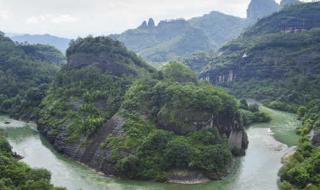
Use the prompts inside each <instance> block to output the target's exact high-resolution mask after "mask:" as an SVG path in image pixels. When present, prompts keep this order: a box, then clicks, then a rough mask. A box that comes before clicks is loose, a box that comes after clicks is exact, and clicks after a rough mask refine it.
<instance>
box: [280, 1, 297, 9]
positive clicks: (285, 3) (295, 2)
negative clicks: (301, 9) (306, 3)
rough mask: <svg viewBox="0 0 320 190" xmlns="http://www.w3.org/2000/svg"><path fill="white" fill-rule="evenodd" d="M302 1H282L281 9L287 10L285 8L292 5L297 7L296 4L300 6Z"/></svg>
mask: <svg viewBox="0 0 320 190" xmlns="http://www.w3.org/2000/svg"><path fill="white" fill-rule="evenodd" d="M299 3H300V1H299V0H282V1H281V3H280V7H281V8H285V7H288V6H291V5H296V4H299Z"/></svg>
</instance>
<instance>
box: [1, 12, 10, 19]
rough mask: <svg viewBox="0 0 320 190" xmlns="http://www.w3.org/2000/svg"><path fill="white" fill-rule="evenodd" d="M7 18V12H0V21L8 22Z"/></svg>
mask: <svg viewBox="0 0 320 190" xmlns="http://www.w3.org/2000/svg"><path fill="white" fill-rule="evenodd" d="M9 18H10V16H9V11H0V20H8V19H9Z"/></svg>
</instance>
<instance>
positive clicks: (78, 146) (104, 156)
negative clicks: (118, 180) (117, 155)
mask: <svg viewBox="0 0 320 190" xmlns="http://www.w3.org/2000/svg"><path fill="white" fill-rule="evenodd" d="M124 123H125V121H124V119H123V118H122V117H120V116H118V115H115V116H113V117H112V118H111V119H110V120H109V121H108V122H107V123H106V124H105V125H103V126H102V127H101V128H100V129H99V131H98V132H97V133H95V135H94V136H93V137H91V140H90V142H85V141H84V139H81V140H80V142H70V141H69V140H68V139H66V132H64V131H62V132H60V133H59V135H58V136H57V137H56V138H51V137H50V136H49V134H48V130H46V129H47V128H46V127H39V131H40V132H41V133H42V134H43V135H44V136H46V137H47V138H48V139H49V141H50V142H51V143H52V144H53V146H54V148H55V149H56V150H57V151H58V152H60V153H62V154H64V155H66V156H68V157H70V158H72V159H74V160H76V161H80V162H82V163H84V164H86V165H88V166H90V167H92V168H94V169H96V170H98V171H102V172H103V173H105V174H107V175H110V174H114V171H113V170H114V169H113V168H114V166H113V164H112V163H110V162H109V161H108V157H109V154H110V149H108V147H104V148H102V145H103V143H104V141H105V140H106V139H107V136H109V135H110V134H121V130H122V126H123V125H124ZM84 143H86V146H84Z"/></svg>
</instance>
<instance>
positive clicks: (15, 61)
mask: <svg viewBox="0 0 320 190" xmlns="http://www.w3.org/2000/svg"><path fill="white" fill-rule="evenodd" d="M0 60H1V61H0V112H3V113H6V114H10V115H12V116H14V117H20V118H24V119H31V118H34V117H35V116H36V113H37V106H38V105H39V103H40V101H41V99H42V98H43V97H44V94H45V91H46V89H47V85H48V84H49V83H50V82H51V80H52V79H53V77H54V75H55V74H56V72H57V71H58V69H59V65H61V64H63V62H64V58H63V55H62V54H61V53H59V52H58V50H55V49H54V48H52V47H49V46H40V45H35V46H33V45H23V44H15V43H14V42H13V41H12V40H10V39H9V38H7V37H5V36H4V35H2V34H1V35H0Z"/></svg>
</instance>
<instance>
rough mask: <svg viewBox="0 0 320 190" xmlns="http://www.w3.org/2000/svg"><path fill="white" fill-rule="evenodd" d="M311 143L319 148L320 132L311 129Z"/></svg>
mask: <svg viewBox="0 0 320 190" xmlns="http://www.w3.org/2000/svg"><path fill="white" fill-rule="evenodd" d="M311 138H312V143H313V144H314V145H315V146H320V131H319V130H315V129H313V135H312V137H311Z"/></svg>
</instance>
